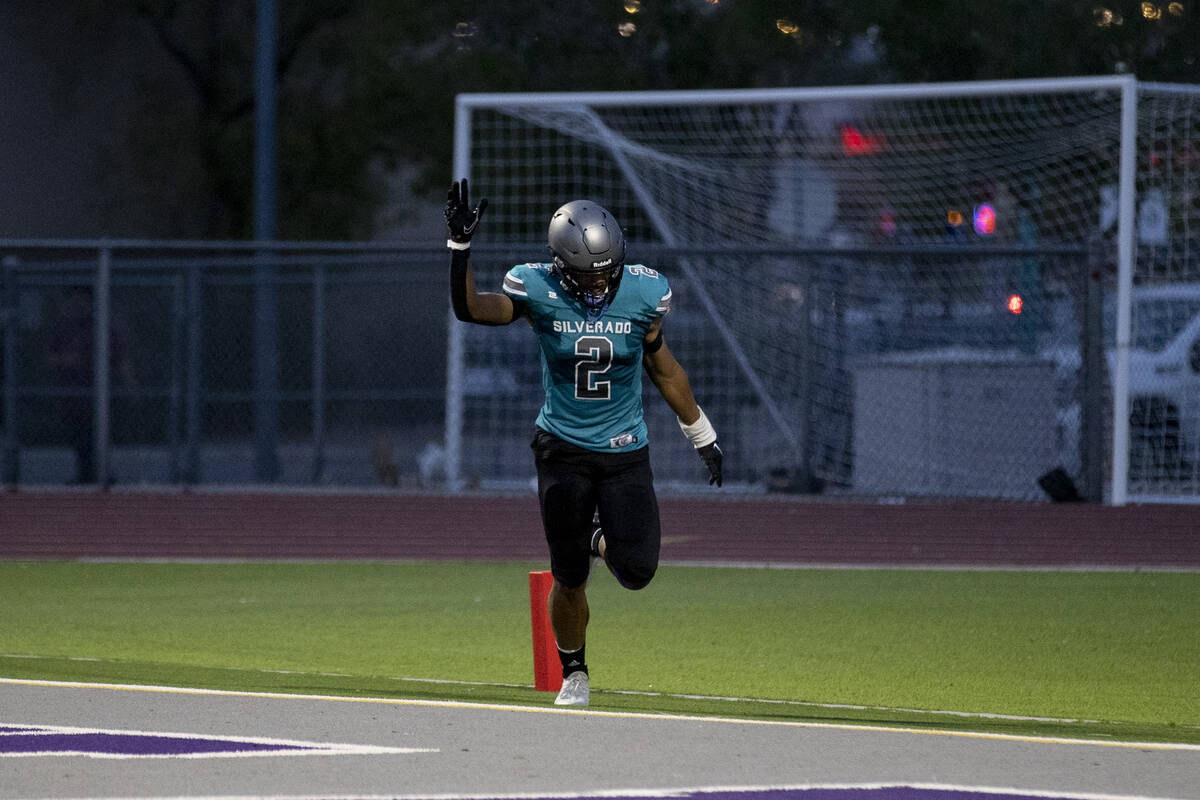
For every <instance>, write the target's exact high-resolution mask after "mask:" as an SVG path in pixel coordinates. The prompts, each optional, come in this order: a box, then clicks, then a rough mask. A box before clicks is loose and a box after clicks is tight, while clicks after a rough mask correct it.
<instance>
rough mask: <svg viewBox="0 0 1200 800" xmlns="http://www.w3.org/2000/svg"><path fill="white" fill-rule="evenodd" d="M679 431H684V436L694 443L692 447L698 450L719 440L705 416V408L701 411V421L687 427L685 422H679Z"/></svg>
mask: <svg viewBox="0 0 1200 800" xmlns="http://www.w3.org/2000/svg"><path fill="white" fill-rule="evenodd" d="M697 408H699V406H697ZM679 429H680V430H681V431H683V435H684V436H686V437H687V438H688V440H689V441H690V442H691V443H692V447H695V448H696V449H697V450H699V449H700V448H701V447H706V446H707V445H710V444H712V443H713V442H715V441H716V440H717V432H716V431H715V430H713V426H712V423H711V422H709V421H708V417H706V416H705V415H704V409H703V408H701V409H700V419H698V420H696V421H695V422H693V423H692V424H691V425H685V424H684V422H683V420H679Z"/></svg>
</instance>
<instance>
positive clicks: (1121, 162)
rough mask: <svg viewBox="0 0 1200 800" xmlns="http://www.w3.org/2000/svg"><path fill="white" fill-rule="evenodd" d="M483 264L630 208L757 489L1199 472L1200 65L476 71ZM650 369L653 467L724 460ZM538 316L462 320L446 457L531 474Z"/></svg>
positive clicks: (635, 237)
mask: <svg viewBox="0 0 1200 800" xmlns="http://www.w3.org/2000/svg"><path fill="white" fill-rule="evenodd" d="M454 175H455V176H456V177H458V176H468V177H469V178H470V180H471V186H472V190H473V194H474V195H476V196H480V197H482V196H486V197H487V198H488V199H489V201H490V205H489V207H488V212H487V218H486V221H485V224H484V226H483V227H482V229H481V231H482V232H481V234H480V236H478V237H477V240H476V246H475V248H474V254H475V257H474V262H475V267H476V270H477V283H478V284H479V285H480V286H481V287H482V288H493V289H494V288H496V287H498V286H499V283H500V278H501V276H502V275H503V273H504V272H505V270H507V269H508V268H509V267H510V266H511V265H512V264H515V263H523V262H526V261H545V260H547V256H548V253H547V248H546V226H547V224H548V220H549V217H550V214H551V213H552V212H553V210H554V209H555V208H557V207H558V206H559V205H561V204H562V203H563V202H566V201H567V200H570V199H575V198H591V199H594V200H596V201H598V202H600V203H602V204H603V205H605V206H606V207H608V208H609V209H610V210H612V211H613V212H614V213H615V214H616V215H617V217H618V220H619V221H620V222H621V224H622V226H623V227H624V229H625V230H626V233H627V236H628V239H629V263H634V264H636V263H645V264H647V265H648V266H652V267H654V268H655V269H658V270H660V271H661V272H663V273H664V274H665V275H666V276H667V277H668V279H669V280H670V281H671V283H672V287H673V289H674V293H675V299H674V303H673V310H672V312H671V314H670V316H669V317H668V319H667V323H666V327H665V331H666V336H667V340H668V341H669V342H670V344H671V347H672V350H673V351H674V352H675V354H676V355H677V357H678V358H679V360H680V362H681V363H682V364H683V365H684V367H685V368H686V369H687V370H688V373H689V375H690V376H691V378H692V383H693V386H694V388H695V390H696V393H697V395H698V398H699V400H700V402H701V404H702V405H703V406H704V407H705V410H706V411H707V412H708V415H709V417H710V418H711V419H712V420H713V422H714V424H715V425H716V427H717V430H718V431H719V433H720V435H721V438H722V440H723V443H724V445H725V447H726V450H727V465H726V475H727V479H728V481H729V485H731V486H733V487H734V488H735V489H737V488H741V489H744V490H746V491H778V492H795V493H823V494H826V495H847V496H854V495H862V496H873V497H880V496H887V497H891V496H894V497H910V496H911V497H939V498H954V497H980V498H1013V499H1041V498H1045V497H1047V496H1052V497H1057V498H1062V497H1070V496H1073V495H1075V494H1079V495H1080V496H1083V497H1087V498H1091V499H1095V500H1100V499H1103V500H1105V501H1108V502H1112V503H1115V504H1121V503H1125V502H1127V501H1129V500H1151V499H1163V500H1170V501H1189V502H1194V501H1197V500H1200V190H1198V189H1197V187H1200V91H1198V90H1197V89H1196V88H1195V87H1183V86H1174V85H1163V84H1148V83H1144V82H1138V81H1137V80H1136V79H1135V78H1133V77H1132V76H1117V77H1111V78H1109V77H1101V78H1076V79H1054V80H1030V81H1000V82H985V83H953V84H920V85H898V86H872V87H842V88H822V89H770V90H744V91H688V92H641V93H620V92H614V93H590V94H589V93H574V94H488V95H483V94H468V95H460V96H459V97H458V98H457V116H456V130H455V165H454ZM653 392H654V390H653V388H652V387H650V386H649V383H648V382H647V396H646V398H645V403H644V405H645V408H646V414H647V422H648V425H649V427H650V436H651V448H652V454H653V465H654V471H655V475H656V479H657V481H658V483H659V485H660V486H663V487H676V488H681V489H687V488H689V487H694V488H696V489H699V488H700V487H701V486H702V485H703V481H702V479H703V475H704V472H703V468H702V465H700V463H699V461H698V459H696V458H695V456H694V455H693V454H691V453H690V452H689V448H690V445H688V443H687V441H686V440H685V439H684V438H683V437H682V436H681V435H680V434H679V432H678V430H677V429H676V426H675V423H674V420H673V419H672V418H671V415H670V413H669V411H668V410H667V408H666V405H665V403H663V402H662V401H661V399H659V398H657V397H656V396H654V395H653ZM540 401H541V373H540V368H539V366H538V363H537V352H536V347H535V344H534V338H533V336H532V335H531V333H530V332H529V330H528V329H527V328H526V327H525V326H522V325H514V326H510V327H508V328H500V329H496V328H481V327H477V326H470V325H464V324H461V323H458V322H457V321H454V320H453V319H452V320H451V322H450V336H449V369H448V383H447V425H446V430H447V432H446V451H447V468H448V473H449V477H450V483H451V485H452V486H454V487H456V488H461V487H463V486H482V487H494V488H502V487H510V486H517V485H524V484H526V483H528V482H529V481H530V480H531V479H532V477H533V470H532V463H531V459H530V456H529V453H528V442H529V439H530V438H531V435H532V422H533V419H534V416H535V415H536V412H537V408H538V405H539V404H540Z"/></svg>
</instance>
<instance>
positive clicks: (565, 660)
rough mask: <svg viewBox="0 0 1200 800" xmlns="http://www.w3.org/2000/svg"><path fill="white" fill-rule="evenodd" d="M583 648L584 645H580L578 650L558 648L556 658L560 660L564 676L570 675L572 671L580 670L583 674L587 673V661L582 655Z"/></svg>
mask: <svg viewBox="0 0 1200 800" xmlns="http://www.w3.org/2000/svg"><path fill="white" fill-rule="evenodd" d="M585 649H586V646H585V647H581V648H579V649H578V650H563V649H562V648H561V647H560V648H558V658H559V660H560V661H562V672H563V677H564V678H565V677H567V676H568V675H570V674H571V673H572V672H582V673H583V674H584V675H587V671H588V668H587V661H586V660H585V659H584V657H583V651H584V650H585Z"/></svg>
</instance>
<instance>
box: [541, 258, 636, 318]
mask: <svg viewBox="0 0 1200 800" xmlns="http://www.w3.org/2000/svg"><path fill="white" fill-rule="evenodd" d="M554 267H555V269H556V270H557V271H558V279H559V282H560V283H561V284H562V285H563V288H564V289H566V290H567V294H569V295H571V296H572V297H574V298H575V299H576V300H578V301H579V302H581V303H583V304H584V306H586V307H587V308H588V310H589V311H599V310H602V309H603V308H605V307H606V306H607V305H608V303H609V301H611V300H612V297H613V295H614V294H616V293H617V286H618V285H619V284H620V283H621V275H622V273H623V272H624V271H625V265H624V263H621V262H618V263H616V264H613V265H612V266H611V267H607V268H602V269H599V270H582V269H575V268H574V267H571V266H568V265H567V263H566V262H565V261H564V260H563V258H562V257H561V256H559V255H558V254H557V253H555V254H554Z"/></svg>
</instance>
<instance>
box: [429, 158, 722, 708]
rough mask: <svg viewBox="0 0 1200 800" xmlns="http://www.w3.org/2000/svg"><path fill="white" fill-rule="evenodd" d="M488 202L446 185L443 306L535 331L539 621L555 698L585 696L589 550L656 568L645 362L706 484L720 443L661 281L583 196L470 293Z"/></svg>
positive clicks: (612, 562) (717, 477) (636, 578)
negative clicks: (540, 248) (670, 338)
mask: <svg viewBox="0 0 1200 800" xmlns="http://www.w3.org/2000/svg"><path fill="white" fill-rule="evenodd" d="M486 208H487V200H486V199H484V200H480V201H479V204H478V205H477V206H476V207H474V208H472V207H471V203H470V199H469V195H468V186H467V180H466V178H464V179H462V181H456V182H455V183H454V184H453V185H452V186H451V187H450V191H449V193H448V196H447V199H446V208H445V214H446V224H447V229H448V231H449V239H448V240H447V242H446V245H447V246H448V247H449V248H450V256H451V257H450V298H451V304H452V306H453V309H454V314H455V316H456V317H457V318H458V319H460V320H462V321H464V322H474V323H477V324H481V325H507V324H509V323H511V322H515V321H516V320H518V319H523V320H525V321H526V322H528V323H529V325H530V326H532V328H533V330H534V334H535V335H536V336H537V341H538V347H539V349H540V351H541V364H542V387H543V389H544V391H545V402H544V404H543V405H542V408H541V411H540V412H539V413H538V416H537V420H536V424H535V433H534V437H533V443H532V448H533V452H534V461H535V465H536V467H537V476H538V498H539V501H540V504H541V513H542V525H543V527H544V529H545V535H546V541H547V543H548V544H549V548H550V571H551V572H552V573H553V575H554V585H553V588H552V589H551V591H550V599H549V612H550V624H551V627H552V628H553V629H554V638H555V640H556V642H557V644H558V650H559V656H560V657H561V659H562V668H563V686H562V690H561V691H560V692H559V694H558V697H557V698H556V699H555V701H554V702H555V704H557V705H575V706H582V705H587V704H588V699H589V683H588V668H587V661H586V659H585V656H584V644H585V634H586V630H587V624H588V602H587V593H586V586H587V580H588V573H589V570H590V569H591V564H592V559H593V558H594V557H599V558H602V559H603V560H604V563H605V564H606V565H607V566H608V568H609V570H610V571H611V572H612V574H613V575H615V576H616V578H617V580H618V581H619V582H620V584H621V585H622V586H624V587H625V588H627V589H641V588H642V587H644V586H646V585H647V584H648V583H650V580H651V579H652V578H653V577H654V573H655V570H656V569H657V568H658V554H659V538H660V536H659V517H658V501H657V499H656V497H655V493H654V484H653V479H652V477H651V473H650V451H649V449H648V447H647V444H648V442H647V436H646V422H645V420H644V418H643V414H642V370H643V369H645V371H646V374H647V375H649V376H650V380H651V381H652V382H653V383H654V385H655V386H656V387H657V388H658V391H659V393H660V394H662V397H663V399H664V400H666V402H667V405H668V406H670V408H671V410H672V411H673V412H674V413H675V415H676V417H678V419H679V425H680V427H681V428H682V429H683V432H684V434H685V435H686V436H687V437H688V439H689V440H690V441H691V442H692V444H693V445H694V446H695V448H696V451H697V453H698V454H699V456H700V458H701V460H702V461H703V462H704V464H705V466H706V467H707V468H708V473H709V484H710V485H712V484H716V485H717V486H720V485H721V482H722V473H721V461H722V453H721V448H720V445H719V444H718V443H717V433H716V431H715V430H713V426H712V424H711V423H710V422H709V420H708V418H707V417H706V416H705V414H704V412H703V411H702V410H701V409H700V407H699V406H698V405H697V404H696V400H695V397H694V396H693V394H692V388H691V385H690V383H689V381H688V377H687V373H686V372H684V370H683V367H681V366H680V365H679V362H678V361H676V360H675V357H674V356H673V355H671V351H670V349H669V348H668V347H667V345H666V342H665V341H664V340H663V331H662V325H663V316H664V315H665V314H666V313H667V312H668V311H669V310H670V307H671V289H670V287H669V286H668V284H667V279H666V278H665V277H664V276H663V275H661V274H660V273H658V272H657V271H655V270H653V269H650V268H649V267H645V266H642V265H640V264H626V263H625V236H624V234H623V233H622V232H621V228H620V227H619V226H618V225H617V221H616V220H615V219H613V216H612V215H611V214H610V213H608V211H606V210H605V209H604V208H603V207H601V206H599V205H597V204H596V203H594V202H592V201H590V200H573V201H571V202H569V203H567V204H566V205H564V206H562V207H561V208H559V209H558V210H557V211H555V212H554V215H553V216H552V217H551V218H550V230H549V244H550V253H551V260H550V262H549V263H539V264H520V265H518V266H515V267H513V268H512V269H510V270H509V271H508V274H506V275H505V276H504V282H503V286H502V291H501V292H480V291H478V290H477V289H476V287H475V279H474V276H473V274H472V270H471V259H470V253H471V250H470V247H471V237H472V236H473V235H474V234H475V232H476V230H478V227H479V222H480V219H481V218H482V216H483V212H484V210H485V209H486Z"/></svg>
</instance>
